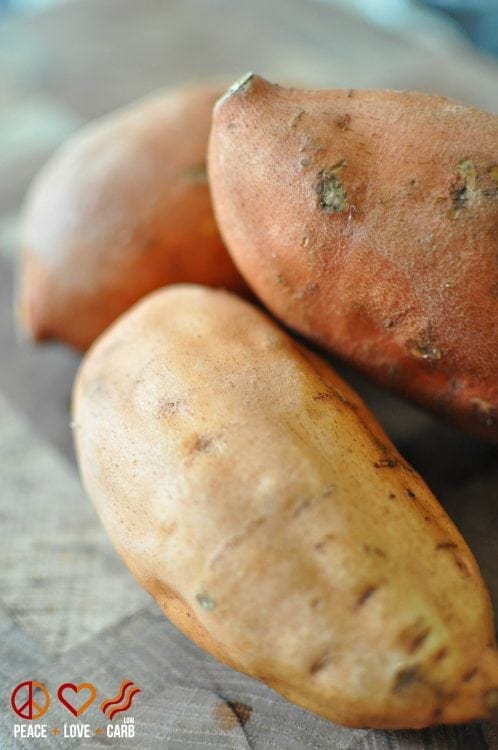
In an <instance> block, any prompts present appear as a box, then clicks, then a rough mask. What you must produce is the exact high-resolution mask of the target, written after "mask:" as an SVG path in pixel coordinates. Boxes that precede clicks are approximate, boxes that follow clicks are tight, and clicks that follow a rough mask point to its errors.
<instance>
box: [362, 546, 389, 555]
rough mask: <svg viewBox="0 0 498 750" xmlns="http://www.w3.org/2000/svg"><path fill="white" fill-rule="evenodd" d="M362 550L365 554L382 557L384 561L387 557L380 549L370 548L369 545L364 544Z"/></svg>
mask: <svg viewBox="0 0 498 750" xmlns="http://www.w3.org/2000/svg"><path fill="white" fill-rule="evenodd" d="M363 549H364V550H365V552H368V553H372V554H374V555H377V557H383V558H384V559H386V557H387V555H386V553H385V552H384V550H382V549H380V547H371V546H370V545H369V544H364V545H363Z"/></svg>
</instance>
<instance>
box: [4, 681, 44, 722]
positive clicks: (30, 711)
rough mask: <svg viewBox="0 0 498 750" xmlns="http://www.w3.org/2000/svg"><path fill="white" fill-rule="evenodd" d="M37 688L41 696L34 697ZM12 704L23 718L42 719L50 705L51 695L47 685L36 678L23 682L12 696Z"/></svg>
mask: <svg viewBox="0 0 498 750" xmlns="http://www.w3.org/2000/svg"><path fill="white" fill-rule="evenodd" d="M37 690H41V696H40V697H37V699H36V700H35V699H34V694H35V693H36V691H37ZM10 705H11V706H12V708H13V709H14V711H15V712H16V714H17V715H18V716H20V717H21V719H40V718H41V717H42V716H43V715H44V714H46V713H47V711H48V707H49V706H50V695H49V694H48V690H47V688H46V687H45V685H42V684H41V682H37V681H36V680H27V681H26V682H21V683H20V684H19V685H18V686H17V687H16V688H15V689H14V690H13V692H12V695H11V696H10Z"/></svg>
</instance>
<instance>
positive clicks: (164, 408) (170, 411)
mask: <svg viewBox="0 0 498 750" xmlns="http://www.w3.org/2000/svg"><path fill="white" fill-rule="evenodd" d="M179 411H180V401H170V400H168V399H165V400H164V401H160V402H159V404H158V405H157V409H156V417H157V419H164V417H171V416H174V415H175V414H178V412H179Z"/></svg>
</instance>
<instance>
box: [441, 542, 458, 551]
mask: <svg viewBox="0 0 498 750" xmlns="http://www.w3.org/2000/svg"><path fill="white" fill-rule="evenodd" d="M457 547H458V544H455V542H439V544H436V549H455V548H457Z"/></svg>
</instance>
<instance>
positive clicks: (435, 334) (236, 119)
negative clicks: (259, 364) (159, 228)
mask: <svg viewBox="0 0 498 750" xmlns="http://www.w3.org/2000/svg"><path fill="white" fill-rule="evenodd" d="M209 172H210V181H211V189H212V193H213V200H214V205H215V212H216V215H217V219H218V222H219V225H220V229H221V231H222V234H223V236H224V239H225V241H226V242H227V244H228V246H229V249H230V251H231V253H232V255H233V257H234V259H235V261H236V263H237V265H238V266H239V268H240V269H241V271H242V272H243V274H244V275H245V276H246V278H247V280H248V281H249V283H250V284H251V285H252V286H253V288H254V289H255V291H256V292H257V294H258V295H259V296H260V297H261V299H262V300H263V301H264V302H265V304H266V305H267V306H268V307H269V308H270V309H271V310H272V311H273V312H274V313H276V314H277V315H278V316H279V317H280V318H281V319H282V320H283V321H284V322H285V323H286V324H287V325H289V326H292V327H293V328H294V329H296V330H298V331H300V332H301V333H303V334H305V335H306V336H308V337H310V338H311V339H313V340H314V341H316V342H318V343H320V344H321V345H323V346H325V347H326V348H328V349H330V350H331V351H333V352H335V353H337V354H338V355H340V356H341V357H344V358H345V359H347V360H348V361H350V362H352V363H354V364H355V365H357V366H359V367H360V368H362V369H363V370H364V371H365V372H366V373H367V374H368V375H370V376H371V377H373V378H375V379H376V380H377V381H378V382H380V383H381V384H383V385H386V386H389V387H391V388H393V389H395V390H397V391H398V392H401V393H403V394H406V395H407V396H410V397H411V398H413V399H414V400H415V401H417V402H419V403H421V404H423V405H425V406H426V407H429V408H431V409H432V410H434V411H435V412H437V413H439V414H440V415H443V416H444V417H446V418H448V419H450V420H451V421H453V422H454V423H457V424H459V425H460V426H462V427H465V428H467V429H469V430H471V431H472V432H474V433H477V434H480V435H481V436H483V437H485V438H489V439H492V440H497V439H498V117H497V116H496V115H491V114H486V113H484V112H480V111H478V110H476V109H473V108H472V107H468V106H465V105H463V104H458V103H456V102H453V101H450V100H448V99H444V98H440V97H435V96H429V95H425V94H417V93H412V92H398V91H314V92H313V91H296V90H292V89H290V90H288V89H284V88H281V87H279V86H274V85H270V84H269V83H267V82H266V81H264V80H263V79H261V78H258V77H257V76H248V77H247V78H246V79H245V80H243V81H242V82H241V83H239V84H237V85H235V86H234V87H232V89H231V90H229V92H228V93H227V95H225V96H224V97H223V98H222V99H221V101H220V102H219V104H218V105H217V107H216V110H215V116H214V124H213V130H212V137H211V146H210V163H209Z"/></svg>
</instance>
